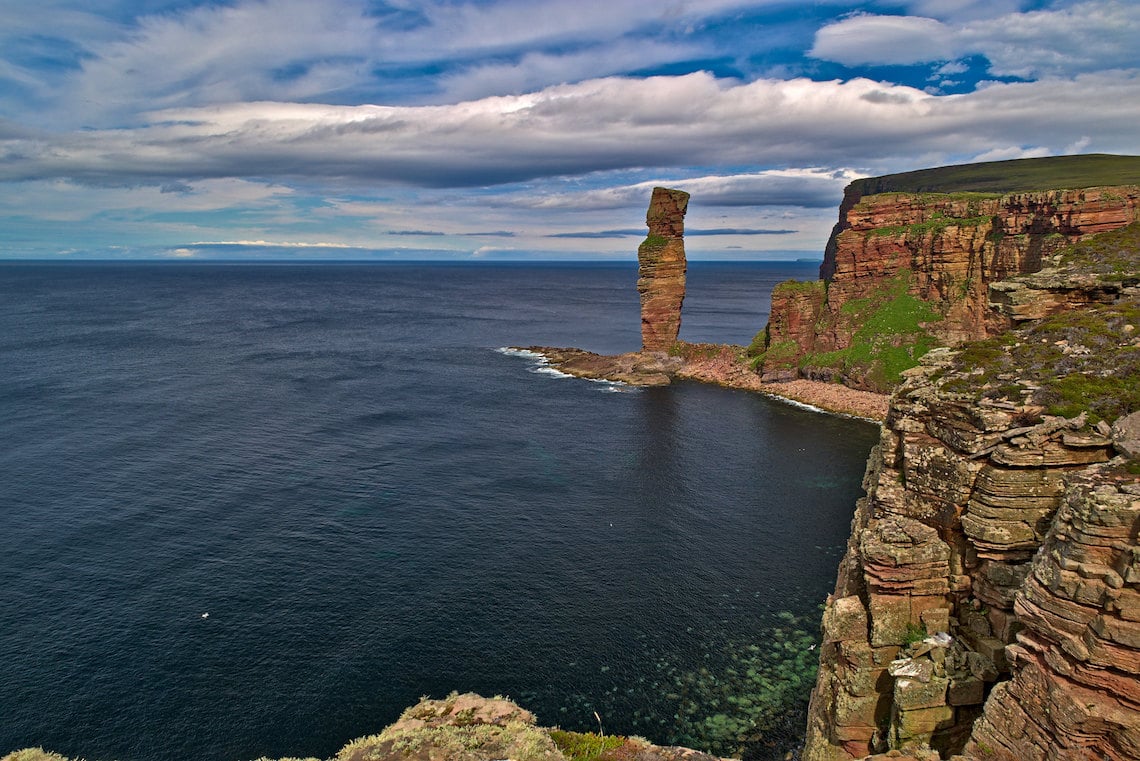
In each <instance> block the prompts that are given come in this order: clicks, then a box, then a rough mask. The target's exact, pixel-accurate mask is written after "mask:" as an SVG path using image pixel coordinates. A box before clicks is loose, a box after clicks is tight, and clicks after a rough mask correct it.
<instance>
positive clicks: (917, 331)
mask: <svg viewBox="0 0 1140 761" xmlns="http://www.w3.org/2000/svg"><path fill="white" fill-rule="evenodd" d="M910 278H911V272H910V270H908V269H903V270H900V271H899V274H898V275H897V276H896V277H894V278H892V279H891V280H889V281H887V282H886V283H885V284H884V285H883V286H882V287H881V288H880V289H879V290H878V291H877V292H875V293H873V294H871V295H870V296H868V297H866V298H862V299H853V300H851V301H849V302H847V303H846V304H844V305H843V307H842V308H841V309H840V318H841V319H843V320H845V321H846V322H847V323H848V324H849V325H851V326H853V327H855V330H854V333H853V335H852V338H851V345H850V346H848V347H847V348H846V349H840V350H838V351H831V352H821V353H815V354H808V355H806V356H804V357H802V358H801V359H800V360H799V364H800V367H803V368H807V367H821V368H833V369H836V370H838V371H840V372H841V373H842V374H843V375H844V376H846V377H848V378H852V379H853V380H856V381H858V382H860V383H861V385H864V386H867V387H869V388H871V389H873V390H876V391H889V390H890V389H891V388H893V387H894V386H896V385H897V384H898V382H899V379H900V375H901V373H902V372H903V371H904V370H908V369H910V368H911V367H914V366H915V365H917V364H918V360H919V358H921V357H922V356H923V355H924V354H926V353H927V352H928V351H930V350H931V349H933V348H934V347H935V346H937V345H938V341H937V340H936V339H935V338H934V336H932V335H931V334H930V332H929V331H927V330H926V328H925V327H924V326H925V325H926V324H929V323H932V322H937V321H939V320H941V319H942V314H941V313H940V312H938V311H937V310H935V309H934V308H933V307H932V306H931V305H930V304H929V303H927V302H926V301H923V300H922V299H919V298H916V297H915V296H912V295H911V294H910V293H908V290H907V289H908V286H909V284H910Z"/></svg>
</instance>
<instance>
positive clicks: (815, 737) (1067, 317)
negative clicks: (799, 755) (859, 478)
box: [803, 251, 1140, 761]
mask: <svg viewBox="0 0 1140 761" xmlns="http://www.w3.org/2000/svg"><path fill="white" fill-rule="evenodd" d="M1131 256H1132V260H1133V266H1132V269H1131V273H1132V274H1128V273H1125V274H1123V275H1121V274H1120V273H1117V274H1116V275H1113V276H1110V277H1091V279H1090V277H1087V276H1084V275H1079V274H1076V273H1072V272H1068V273H1065V272H1058V271H1050V272H1046V273H1045V277H1034V278H1022V279H1019V280H1018V281H1017V282H1015V283H1010V284H1008V285H1007V286H1002V287H995V288H994V291H995V293H996V294H1003V293H1009V292H1011V291H1014V290H1018V289H1027V290H1028V291H1032V292H1035V295H1036V297H1037V298H1036V299H1029V301H1034V300H1036V301H1040V302H1041V303H1054V304H1061V303H1065V304H1068V303H1084V304H1085V306H1084V307H1082V308H1080V309H1076V310H1069V311H1064V310H1063V309H1062V307H1057V308H1058V309H1059V310H1061V311H1057V312H1054V313H1052V314H1051V315H1049V316H1048V319H1045V320H1043V321H1042V322H1040V323H1024V327H1023V329H1022V330H1020V331H1018V332H1016V333H1012V334H1007V335H1005V336H1003V338H1002V339H1000V340H993V341H990V342H987V343H982V344H977V345H973V346H967V347H965V348H963V349H961V350H959V351H952V350H949V349H936V350H934V351H932V352H930V353H929V354H927V355H926V356H925V357H924V358H923V359H922V361H921V364H920V365H919V366H918V367H916V368H914V369H912V370H909V371H907V372H906V373H904V382H903V384H902V386H901V387H900V389H899V390H898V391H897V392H896V394H895V395H894V397H893V398H892V402H891V407H890V410H889V412H888V417H887V421H886V423H885V424H884V425H883V428H882V434H881V440H880V443H879V445H878V446H877V447H876V450H875V451H874V453H873V454H872V458H871V461H870V463H869V465H868V470H867V475H866V478H865V481H864V486H865V488H866V490H867V496H866V497H865V498H864V499H862V500H861V501H860V502H859V503H858V505H857V508H856V513H855V518H854V520H853V524H852V538H851V541H850V543H849V546H848V549H847V553H846V555H845V557H844V559H843V561H842V563H841V565H840V569H839V576H838V581H837V585H836V588H835V592H834V594H833V595H832V596H830V597H829V599H828V602H827V606H826V610H825V614H824V618H823V640H824V645H823V648H822V654H821V658H820V672H819V677H818V681H817V684H816V688H815V691H814V692H813V696H812V704H811V708H810V710H809V727H808V736H807V745H806V748H805V751H804V755H803V757H804V759H807V760H809V761H844V760H846V759H852V758H863V757H866V756H868V755H869V754H874V753H886V752H887V751H891V754H892V756H894V757H898V756H899V755H900V753H902V754H907V753H909V754H911V755H912V756H914V757H919V758H930V757H932V754H937V755H939V756H941V757H942V758H947V757H950V756H953V755H955V754H962V755H963V756H964V757H965V758H968V759H994V760H995V761H1014V760H1015V759H1016V760H1017V761H1033V760H1036V759H1041V760H1042V761H1044V760H1045V759H1050V760H1059V759H1074V760H1076V759H1093V758H1095V759H1110V760H1113V761H1116V760H1120V761H1123V759H1135V758H1140V536H1138V535H1140V460H1138V459H1137V455H1140V446H1138V445H1137V444H1136V443H1133V442H1135V441H1136V440H1137V439H1140V413H1138V412H1136V409H1137V407H1138V406H1140V398H1137V397H1140V394H1138V393H1137V389H1140V338H1137V337H1136V336H1137V335H1140V288H1138V287H1137V285H1136V282H1140V267H1137V266H1135V265H1136V260H1137V259H1138V258H1140V257H1138V255H1137V252H1136V251H1132V252H1131ZM1081 283H1083V284H1084V287H1085V289H1086V290H1091V291H1095V292H1096V293H1098V294H1100V295H1097V296H1095V297H1094V296H1089V294H1088V293H1086V294H1084V295H1083V296H1081V297H1080V298H1078V299H1076V302H1071V301H1069V300H1066V299H1062V298H1061V295H1060V292H1064V293H1069V294H1070V295H1072V293H1074V292H1075V291H1078V290H1082V286H1081V285H1080V284H1081ZM1130 283H1131V284H1130ZM1062 286H1063V287H1062ZM1105 293H1111V294H1114V295H1112V297H1111V298H1109V297H1108V296H1105V295H1104V294H1105ZM1086 297H1087V298H1086ZM1051 412H1056V413H1057V414H1050V413H1051ZM1113 421H1114V422H1113ZM1110 423H1111V424H1110Z"/></svg>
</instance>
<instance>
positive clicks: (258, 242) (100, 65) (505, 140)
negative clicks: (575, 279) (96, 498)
mask: <svg viewBox="0 0 1140 761" xmlns="http://www.w3.org/2000/svg"><path fill="white" fill-rule="evenodd" d="M1137 39H1140V3H1138V2H1135V0H1074V1H1071V2H1070V1H1067V0H1058V1H1056V2H1018V1H1017V0H911V1H910V2H905V1H904V2H844V1H843V0H819V1H818V2H811V3H791V2H778V1H775V0H767V1H764V0H762V1H760V2H755V1H754V2H741V1H738V0H654V1H653V2H647V1H644V0H642V1H638V2H633V1H631V0H386V1H384V0H319V1H318V0H230V1H228V2H213V1H211V0H0V259H20V258H48V259H56V260H60V259H75V258H99V259H108V258H110V259H119V258H142V259H185V260H192V259H215V258H256V257H267V258H276V259H306V260H308V259H373V258H382V259H406V260H426V259H456V260H510V259H516V260H517V259H522V260H529V259H561V260H577V259H613V260H630V259H635V258H636V251H637V245H638V243H639V242H640V240H641V239H642V238H643V237H644V235H645V224H644V220H645V209H646V206H647V204H648V200H649V196H650V193H651V191H652V188H653V187H654V186H655V185H665V186H668V187H675V188H681V189H683V190H687V191H688V192H689V193H690V194H691V195H692V200H691V202H690V206H689V214H688V217H687V219H686V248H687V249H688V252H689V258H690V259H709V260H717V259H719V260H736V259H797V258H805V259H818V258H820V257H821V256H822V251H823V246H824V244H825V242H826V240H827V236H828V233H829V231H830V228H831V226H832V225H833V224H834V223H835V221H836V218H837V207H838V204H839V201H840V200H841V198H842V192H843V187H844V186H845V185H846V184H847V183H849V182H850V181H851V180H853V179H856V178H858V177H864V176H873V175H879V174H886V173H891V172H900V171H908V170H912V169H921V168H925V167H931V166H940V165H945V164H958V163H967V162H972V161H987V160H1001V159H1012V158H1024V157H1035V156H1046V155H1063V154H1073V153H1118V154H1132V155H1135V154H1140V128H1138V125H1140V45H1137V44H1136V40H1137Z"/></svg>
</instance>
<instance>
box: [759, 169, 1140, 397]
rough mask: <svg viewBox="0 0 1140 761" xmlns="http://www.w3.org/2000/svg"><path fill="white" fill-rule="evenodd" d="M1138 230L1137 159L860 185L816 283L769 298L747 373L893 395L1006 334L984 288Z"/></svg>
mask: <svg viewBox="0 0 1140 761" xmlns="http://www.w3.org/2000/svg"><path fill="white" fill-rule="evenodd" d="M1122 180H1125V181H1129V182H1128V183H1127V184H1125V183H1122V182H1121V181H1122ZM1110 182H1111V183H1113V184H1108V183H1110ZM1062 183H1064V184H1062ZM1026 187H1035V188H1039V189H1036V190H1026V189H1025V188H1026ZM1040 188H1063V189H1040ZM1138 219H1140V158H1138V157H1128V156H1074V157H1061V158H1055V159H1028V160H1022V161H1012V162H994V163H991V164H974V165H968V166H964V167H946V168H942V169H936V170H924V171H921V172H912V173H908V174H904V175H891V176H886V177H878V178H869V179H866V180H858V181H856V182H854V183H852V184H851V185H849V186H848V187H847V189H846V191H845V195H844V199H843V203H842V205H841V206H840V210H839V221H838V223H837V224H836V226H835V228H834V229H833V231H832V234H831V237H830V239H829V241H828V243H827V248H826V250H825V254H824V261H823V264H822V266H821V267H820V277H821V279H820V280H819V281H815V282H807V283H804V282H795V281H789V282H787V283H782V284H780V285H778V286H777V287H776V288H775V289H774V290H773V293H772V307H771V316H770V319H769V323H768V326H767V328H766V329H765V330H764V331H762V332H761V334H759V335H758V336H757V337H756V340H755V341H754V342H753V345H752V347H750V352H751V354H752V356H753V362H754V366H755V367H756V369H757V370H758V372H760V374H761V376H762V378H763V379H764V380H765V381H767V382H779V381H784V380H791V379H794V378H801V377H803V378H811V379H818V380H825V381H840V382H842V383H844V384H846V385H849V386H852V387H854V388H861V389H866V390H871V391H880V392H882V391H889V390H890V389H891V388H893V387H894V386H895V385H897V383H898V382H899V379H900V373H901V372H902V371H903V370H906V369H908V368H910V367H913V366H914V365H915V364H916V363H917V362H918V359H919V358H920V357H921V356H922V355H923V354H925V353H926V352H927V351H929V350H930V349H932V348H934V347H936V346H949V345H954V344H956V343H960V342H963V341H971V340H978V339H982V338H986V337H988V336H993V335H997V334H998V333H1000V332H1002V331H1004V330H1006V329H1008V328H1009V327H1011V325H1012V323H1011V322H1010V321H1009V320H1007V319H1004V318H1003V316H1002V315H1001V314H1000V313H997V312H994V311H993V310H991V309H990V308H989V287H990V285H991V284H992V283H995V282H999V281H1003V280H1006V279H1008V278H1010V277H1013V276H1016V275H1020V274H1027V273H1032V272H1037V271H1039V270H1040V269H1042V267H1044V266H1045V265H1046V263H1047V262H1048V261H1049V260H1050V258H1051V257H1052V256H1054V255H1055V254H1057V253H1058V252H1059V251H1061V250H1062V249H1064V248H1065V247H1066V246H1067V245H1069V244H1070V243H1073V242H1076V241H1079V240H1082V239H1084V238H1087V237H1088V236H1090V235H1096V234H1098V233H1102V232H1106V231H1110V230H1114V229H1119V228H1121V227H1125V226H1127V225H1129V224H1131V223H1132V222H1135V221H1136V220H1138Z"/></svg>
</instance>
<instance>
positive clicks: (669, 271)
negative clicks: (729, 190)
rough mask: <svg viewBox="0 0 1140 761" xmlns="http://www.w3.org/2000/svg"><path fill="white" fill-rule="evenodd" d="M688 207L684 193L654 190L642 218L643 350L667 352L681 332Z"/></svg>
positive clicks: (639, 260)
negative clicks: (644, 232)
mask: <svg viewBox="0 0 1140 761" xmlns="http://www.w3.org/2000/svg"><path fill="white" fill-rule="evenodd" d="M688 208H689V194H688V193H686V192H685V191H683V190H670V189H668V188H654V189H653V196H652V198H651V199H650V201H649V211H648V212H647V213H646V215H645V223H646V224H647V225H648V226H649V236H648V237H646V239H645V241H644V242H642V244H641V246H639V247H638V249H637V263H638V278H637V292H638V293H639V294H640V296H641V349H642V351H647V352H660V351H668V350H669V348H670V347H671V346H672V345H673V344H674V343H675V342H676V340H677V336H678V334H679V333H680V330H681V304H682V302H683V301H684V300H685V268H686V263H685V240H684V237H685V212H686V211H687V210H688Z"/></svg>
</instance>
